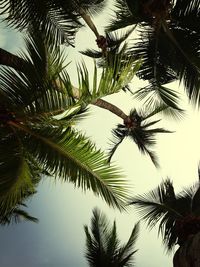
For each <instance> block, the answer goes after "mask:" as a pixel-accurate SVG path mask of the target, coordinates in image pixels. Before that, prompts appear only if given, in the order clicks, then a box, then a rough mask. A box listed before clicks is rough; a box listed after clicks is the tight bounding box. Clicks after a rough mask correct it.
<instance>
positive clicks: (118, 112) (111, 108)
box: [72, 86, 129, 121]
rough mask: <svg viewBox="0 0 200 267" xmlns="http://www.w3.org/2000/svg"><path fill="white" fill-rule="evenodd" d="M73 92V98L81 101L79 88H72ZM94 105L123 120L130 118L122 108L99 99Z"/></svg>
mask: <svg viewBox="0 0 200 267" xmlns="http://www.w3.org/2000/svg"><path fill="white" fill-rule="evenodd" d="M72 92H73V97H74V98H75V99H80V97H81V95H80V91H79V89H78V88H76V87H74V86H73V88H72ZM91 104H92V105H94V106H97V107H100V108H103V109H107V110H109V111H110V112H112V113H113V114H115V115H116V116H118V117H120V118H121V119H122V120H124V121H127V120H128V118H129V116H127V115H126V114H125V113H124V112H123V111H122V110H121V109H120V108H118V107H117V106H115V105H113V104H111V103H109V102H107V101H105V100H103V99H101V98H99V99H97V100H94V101H93V102H92V103H91Z"/></svg>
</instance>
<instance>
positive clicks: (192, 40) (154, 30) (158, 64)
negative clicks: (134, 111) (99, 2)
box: [108, 0, 200, 103]
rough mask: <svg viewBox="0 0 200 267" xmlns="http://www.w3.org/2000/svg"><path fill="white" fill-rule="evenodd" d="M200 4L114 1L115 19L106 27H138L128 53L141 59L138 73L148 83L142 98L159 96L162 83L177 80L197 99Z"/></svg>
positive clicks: (190, 1) (188, 0)
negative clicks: (141, 62) (151, 94)
mask: <svg viewBox="0 0 200 267" xmlns="http://www.w3.org/2000/svg"><path fill="white" fill-rule="evenodd" d="M199 5H200V3H199V1H198V0H176V1H174V0H165V1H159V0H146V1H144V0H135V1H132V0H126V1H124V0H117V1H116V8H117V9H116V18H115V19H113V20H112V21H111V23H110V25H109V26H108V29H109V31H113V30H117V29H121V28H124V27H126V26H130V25H131V26H133V25H137V26H139V27H137V29H138V32H137V33H138V37H137V38H135V39H134V40H133V41H134V42H132V44H130V49H129V54H130V55H133V56H135V57H136V58H142V59H143V65H142V67H141V68H140V70H139V72H138V76H139V77H140V78H142V79H145V80H148V81H149V82H150V85H149V86H147V87H146V88H145V89H143V90H141V91H140V95H141V94H142V93H143V97H146V96H147V94H148V96H149V93H152V92H153V93H154V94H153V96H152V97H151V99H153V98H155V95H157V96H160V92H161V96H162V92H163V89H164V88H163V87H162V86H163V85H164V84H167V83H169V82H171V81H174V80H177V79H179V80H180V81H183V83H184V86H185V88H186V90H187V93H188V96H189V97H190V98H191V99H193V100H194V101H195V102H198V99H199V87H200V82H199V81H200V72H199V67H200V58H199V48H200V42H199V40H200V38H199V37H200V29H199V27H198V25H199V22H200V13H199ZM165 91H166V92H167V94H168V98H169V99H170V100H172V99H171V97H172V98H173V94H174V92H171V90H168V88H167V87H165ZM170 96H171V97H170ZM161 99H162V98H161ZM162 100H163V99H162ZM165 100H166V99H165ZM166 103H167V102H166Z"/></svg>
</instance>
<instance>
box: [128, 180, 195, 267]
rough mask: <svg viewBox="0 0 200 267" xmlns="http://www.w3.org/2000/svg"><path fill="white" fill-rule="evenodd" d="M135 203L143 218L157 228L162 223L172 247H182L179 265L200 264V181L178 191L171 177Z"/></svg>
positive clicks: (161, 230)
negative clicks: (175, 189)
mask: <svg viewBox="0 0 200 267" xmlns="http://www.w3.org/2000/svg"><path fill="white" fill-rule="evenodd" d="M131 204H133V205H134V207H135V208H136V209H137V210H138V212H139V214H140V215H141V219H142V220H144V221H146V222H147V225H148V226H149V227H150V229H151V228H153V227H154V226H155V225H158V226H159V227H158V231H159V233H160V234H161V235H162V239H163V243H164V245H165V246H166V248H167V250H168V251H171V250H172V249H173V248H174V246H175V245H176V244H178V245H179V246H180V247H179V249H178V250H177V252H176V254H175V256H174V266H175V267H183V266H184V267H189V266H195V267H197V266H199V263H200V257H199V251H200V234H199V233H200V184H199V182H198V183H196V184H195V185H193V186H191V187H189V188H185V189H184V190H182V191H181V192H180V193H177V194H175V192H174V187H173V184H172V182H171V181H170V180H169V179H167V180H165V181H163V182H162V183H161V185H160V186H158V187H157V188H156V189H154V190H152V191H150V192H148V193H146V194H143V195H138V196H136V197H134V198H133V199H132V201H131Z"/></svg>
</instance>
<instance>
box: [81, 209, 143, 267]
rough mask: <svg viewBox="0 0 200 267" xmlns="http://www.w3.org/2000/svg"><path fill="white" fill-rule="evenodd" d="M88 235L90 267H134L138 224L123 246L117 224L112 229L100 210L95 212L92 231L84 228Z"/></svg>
mask: <svg viewBox="0 0 200 267" xmlns="http://www.w3.org/2000/svg"><path fill="white" fill-rule="evenodd" d="M84 229H85V234H86V253H85V256H86V259H87V261H88V263H89V266H90V267H102V266H103V267H123V266H124V267H131V266H135V265H134V255H135V253H136V251H137V250H135V242H136V239H137V237H138V231H139V225H138V224H136V225H135V226H134V228H133V230H132V233H131V235H130V237H129V239H128V241H127V243H126V244H124V245H121V244H120V240H119V238H118V237H117V229H116V223H115V222H114V223H113V226H112V227H111V226H110V224H109V221H108V219H107V218H106V216H105V215H104V214H103V213H102V212H100V210H99V209H97V208H96V209H94V210H93V217H92V219H91V230H89V228H88V227H87V226H85V227H84Z"/></svg>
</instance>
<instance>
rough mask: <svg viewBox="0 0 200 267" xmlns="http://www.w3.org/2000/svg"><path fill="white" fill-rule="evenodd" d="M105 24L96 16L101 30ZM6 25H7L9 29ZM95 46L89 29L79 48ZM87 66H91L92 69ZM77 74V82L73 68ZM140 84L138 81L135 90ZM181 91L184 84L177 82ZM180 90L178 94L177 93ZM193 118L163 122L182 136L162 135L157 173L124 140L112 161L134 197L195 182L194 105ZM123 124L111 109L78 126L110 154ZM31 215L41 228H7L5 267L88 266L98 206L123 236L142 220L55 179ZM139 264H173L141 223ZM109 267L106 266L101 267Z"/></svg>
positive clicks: (6, 37) (16, 42)
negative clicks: (88, 228) (168, 182)
mask: <svg viewBox="0 0 200 267" xmlns="http://www.w3.org/2000/svg"><path fill="white" fill-rule="evenodd" d="M107 17H108V15H107V14H106V13H105V14H104V17H103V19H102V18H99V19H97V20H96V21H97V25H101V29H102V28H103V25H104V24H103V23H106V22H105V18H107ZM2 27H3V26H2ZM2 27H1V28H0V30H1V38H0V45H1V47H4V48H7V49H8V50H9V51H15V50H16V49H17V48H19V47H20V46H21V41H20V39H18V38H17V36H16V35H13V34H12V32H11V31H9V32H7V31H3V30H2ZM89 45H91V47H92V46H94V45H95V38H94V36H93V34H92V33H91V32H90V31H88V30H82V31H81V32H80V33H79V34H78V36H77V51H78V50H81V49H83V47H88V46H89ZM66 51H68V53H69V58H71V59H75V60H76V61H78V60H79V56H78V53H77V52H75V51H74V50H73V49H67V50H66ZM90 62H91V63H90ZM92 64H93V63H92V61H87V66H90V65H91V66H92ZM70 73H71V75H72V76H73V75H74V79H75V78H76V77H75V72H74V67H73V66H71V67H70ZM139 86H141V81H138V80H137V79H136V80H134V81H133V87H134V88H135V89H137V88H139ZM171 87H172V88H174V89H178V83H174V84H173V85H171ZM178 90H179V89H178ZM106 100H108V101H110V102H112V103H113V104H116V105H117V106H119V107H120V108H121V109H123V110H124V111H125V112H127V113H128V112H129V110H130V109H131V108H133V107H134V106H135V105H138V103H136V102H135V101H134V100H133V99H132V97H131V96H130V95H128V94H125V93H124V92H122V93H119V94H117V95H112V96H109V97H107V98H106ZM185 107H187V116H186V117H185V118H184V119H183V120H182V121H181V122H179V123H177V122H174V121H168V120H167V119H163V120H162V121H161V123H160V125H161V126H163V127H165V128H167V129H170V130H172V131H176V132H175V133H173V134H163V135H160V136H159V137H158V139H157V140H158V142H157V148H156V151H157V155H158V157H159V162H160V165H161V169H160V170H159V171H158V170H156V169H155V167H154V165H153V164H152V162H151V161H150V159H149V158H148V157H145V156H142V155H141V154H140V152H139V151H138V149H137V147H136V146H135V145H134V144H133V143H131V142H129V141H128V140H127V141H126V142H124V143H123V144H122V145H121V146H120V147H119V149H118V151H117V152H116V154H115V156H114V157H113V160H114V161H115V163H116V164H117V165H119V166H120V167H121V168H122V169H123V170H124V172H125V174H126V176H127V179H128V180H129V181H130V182H131V184H132V186H133V189H132V190H133V194H137V193H145V192H147V191H149V190H151V189H153V188H154V187H155V186H157V185H158V184H159V183H160V182H161V181H162V179H164V178H166V177H167V176H169V177H170V178H171V179H172V180H173V182H174V186H175V189H180V188H182V187H184V186H186V185H189V184H191V183H193V182H195V181H196V180H197V179H198V177H197V166H198V161H199V150H200V140H199V136H200V127H199V119H200V117H199V114H198V112H196V111H194V110H193V109H192V108H191V107H189V106H188V105H185ZM120 122H121V121H120V119H119V118H117V117H116V116H115V115H114V114H111V113H109V112H108V111H105V110H102V109H100V108H98V107H92V108H91V110H90V115H89V116H88V117H87V118H86V119H85V120H84V121H83V122H82V123H81V124H80V125H79V128H80V129H82V130H83V131H84V132H85V133H86V134H87V135H88V136H89V137H91V138H92V140H94V142H95V143H96V144H97V146H98V147H99V148H102V149H103V150H107V149H108V148H109V140H110V138H111V129H112V128H113V127H114V126H115V125H116V124H117V123H120ZM28 206H29V211H30V213H31V214H32V215H33V216H36V217H38V218H39V223H38V224H33V223H21V224H19V225H11V226H9V227H1V228H0V236H1V239H0V266H2V267H18V266H19V267H42V266H44V267H47V266H49V267H64V266H65V267H86V266H88V265H87V263H86V260H85V258H84V249H85V236H84V231H83V225H84V224H89V223H90V218H91V215H92V209H93V208H94V207H96V206H98V207H99V208H100V209H102V210H103V211H104V212H105V213H106V215H107V216H108V218H110V220H111V222H112V221H113V219H116V223H117V228H118V232H119V236H120V238H121V240H122V241H126V240H127V239H128V237H129V235H130V233H131V230H132V228H133V226H134V223H136V222H137V221H138V217H137V215H136V213H135V212H134V211H133V209H130V211H129V213H119V212H118V211H116V210H113V209H111V208H109V207H108V206H107V205H106V204H105V203H104V202H103V201H102V200H101V199H100V198H96V197H94V196H93V194H92V193H91V192H87V193H86V194H84V193H82V191H81V190H80V189H74V186H73V185H71V184H68V183H60V182H59V181H57V182H55V181H54V178H45V179H44V180H43V182H42V183H41V185H40V187H39V189H38V194H37V195H36V196H35V197H34V198H33V199H32V201H30V203H28ZM136 247H137V248H138V249H139V251H138V252H137V254H136V265H135V266H137V267H161V266H163V267H171V266H172V255H171V256H167V255H166V254H165V251H164V247H163V246H162V242H161V239H158V238H157V232H156V230H154V231H151V232H149V231H148V230H146V228H145V227H144V226H142V225H141V229H140V237H139V239H138V241H137V243H136ZM102 267H103V266H102Z"/></svg>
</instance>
